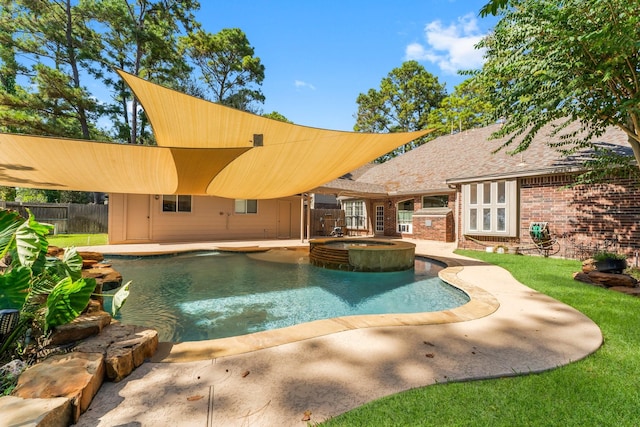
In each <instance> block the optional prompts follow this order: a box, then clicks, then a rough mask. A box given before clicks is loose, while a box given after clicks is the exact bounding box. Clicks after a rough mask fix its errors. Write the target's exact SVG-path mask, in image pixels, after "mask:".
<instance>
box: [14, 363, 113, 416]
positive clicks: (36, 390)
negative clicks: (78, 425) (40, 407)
mask: <svg viewBox="0 0 640 427" xmlns="http://www.w3.org/2000/svg"><path fill="white" fill-rule="evenodd" d="M104 371H105V365H104V356H103V355H102V354H100V353H80V352H73V353H68V354H59V355H55V356H51V357H48V358H46V359H45V360H43V361H42V362H40V363H38V364H36V365H33V366H32V367H30V368H29V369H27V370H26V371H24V372H23V373H22V375H20V378H18V385H17V386H16V388H15V389H14V390H13V393H12V395H13V396H17V397H21V398H23V399H50V398H55V397H65V398H67V399H69V401H70V403H71V415H72V419H73V422H74V423H75V422H77V421H78V419H79V418H80V414H82V413H83V412H85V411H86V410H87V408H88V407H89V404H90V403H91V400H92V399H93V397H94V396H95V395H96V393H97V392H98V390H99V389H100V386H101V385H102V382H103V381H104Z"/></svg>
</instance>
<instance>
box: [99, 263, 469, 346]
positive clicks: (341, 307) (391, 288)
mask: <svg viewBox="0 0 640 427" xmlns="http://www.w3.org/2000/svg"><path fill="white" fill-rule="evenodd" d="M280 253H281V254H285V256H281V255H278V250H275V251H274V250H271V251H269V252H266V253H254V254H244V253H226V252H207V253H189V254H182V255H175V256H162V257H143V258H135V259H133V258H123V257H114V258H111V259H108V260H107V261H108V262H109V263H111V264H112V265H113V268H115V269H116V270H117V271H119V272H120V273H121V274H122V276H123V278H124V281H125V282H127V281H129V280H131V281H132V284H131V287H130V291H131V293H130V295H129V297H128V299H127V301H126V303H125V305H124V306H123V307H122V309H121V311H120V313H119V314H118V315H117V316H116V319H118V320H119V321H120V322H122V323H124V324H133V325H140V326H146V327H150V328H153V329H156V330H157V331H158V334H159V339H160V341H173V342H178V341H200V340H208V339H215V338H223V337H229V336H237V335H244V334H249V333H253V332H258V331H263V330H269V329H277V328H283V327H286V326H291V325H295V324H299V323H305V322H310V321H313V320H318V319H327V318H332V317H340V316H350V315H360V314H383V313H415V312H432V311H440V310H446V309H451V308H455V307H458V306H460V305H463V304H465V303H466V302H468V301H469V297H468V296H467V295H466V294H465V293H464V292H462V291H460V290H458V289H457V288H454V287H452V286H449V285H448V284H446V283H444V282H442V281H441V280H440V279H439V278H438V271H440V270H441V269H442V267H441V266H440V265H438V264H436V263H433V262H430V261H428V260H426V259H420V258H416V264H415V268H414V269H411V270H406V271H400V272H390V273H357V272H345V271H337V270H327V269H323V268H320V267H315V266H312V265H310V264H309V263H308V256H306V255H307V254H306V253H304V252H300V251H295V250H292V251H289V253H286V251H284V250H280ZM110 301H111V299H110V298H106V299H105V305H106V306H107V307H106V309H107V310H109V309H110V307H108V305H109V303H110Z"/></svg>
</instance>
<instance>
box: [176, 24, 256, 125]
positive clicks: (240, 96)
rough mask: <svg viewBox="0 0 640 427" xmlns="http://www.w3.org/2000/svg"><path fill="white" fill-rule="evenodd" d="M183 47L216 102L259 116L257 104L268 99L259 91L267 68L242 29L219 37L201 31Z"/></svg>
mask: <svg viewBox="0 0 640 427" xmlns="http://www.w3.org/2000/svg"><path fill="white" fill-rule="evenodd" d="M182 46H183V49H184V50H185V51H186V53H187V55H188V56H189V58H190V59H191V61H193V63H194V64H195V65H196V67H197V68H198V69H199V70H200V79H201V80H202V81H203V82H204V83H205V85H206V89H207V91H206V93H207V94H208V95H210V99H211V100H212V101H214V102H219V103H220V104H223V105H227V106H229V107H233V108H237V109H239V110H244V111H250V112H257V108H256V107H255V103H263V102H264V99H265V98H264V95H263V94H262V92H261V91H260V88H259V87H260V85H261V84H262V81H263V80H264V65H262V63H261V62H260V58H258V57H256V56H254V54H255V52H254V49H253V47H252V46H251V45H250V43H249V40H248V39H247V36H246V34H245V33H244V32H243V31H242V30H241V29H239V28H225V29H223V30H221V31H220V32H219V33H217V34H211V33H208V32H206V31H204V30H198V31H195V32H192V33H190V34H189V35H188V36H186V37H183V38H182Z"/></svg>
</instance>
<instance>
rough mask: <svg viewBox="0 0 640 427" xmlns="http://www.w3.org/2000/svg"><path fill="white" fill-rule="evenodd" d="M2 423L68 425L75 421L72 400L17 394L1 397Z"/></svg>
mask: <svg viewBox="0 0 640 427" xmlns="http://www.w3.org/2000/svg"><path fill="white" fill-rule="evenodd" d="M0 414H2V417H1V420H0V425H3V426H37V427H68V426H69V425H71V424H72V423H73V421H72V416H71V401H70V400H69V399H67V398H64V397H57V398H54V399H23V398H21V397H17V396H3V397H0Z"/></svg>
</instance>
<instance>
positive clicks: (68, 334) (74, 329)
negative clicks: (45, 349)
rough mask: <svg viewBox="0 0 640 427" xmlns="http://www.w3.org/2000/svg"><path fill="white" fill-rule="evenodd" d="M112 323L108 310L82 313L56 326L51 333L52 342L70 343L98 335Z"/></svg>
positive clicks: (58, 343) (53, 343) (55, 343)
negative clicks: (64, 323) (68, 321)
mask: <svg viewBox="0 0 640 427" xmlns="http://www.w3.org/2000/svg"><path fill="white" fill-rule="evenodd" d="M110 323H111V315H110V314H109V313H107V312H106V311H102V310H100V311H97V312H89V313H85V314H81V315H80V316H78V317H77V318H75V319H74V320H73V321H71V322H70V323H67V324H66V325H60V326H56V328H55V330H54V331H53V333H52V334H51V344H52V345H61V344H68V343H72V342H75V341H79V340H82V339H85V338H88V337H91V336H94V335H97V334H99V333H100V331H102V329H103V328H104V327H105V326H107V325H108V324H110Z"/></svg>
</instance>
